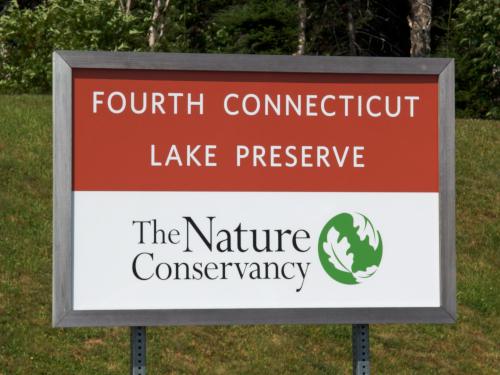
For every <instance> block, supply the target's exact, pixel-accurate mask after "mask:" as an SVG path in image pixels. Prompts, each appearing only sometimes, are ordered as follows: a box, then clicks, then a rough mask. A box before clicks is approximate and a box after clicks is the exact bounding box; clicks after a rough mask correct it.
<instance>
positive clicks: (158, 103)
mask: <svg viewBox="0 0 500 375" xmlns="http://www.w3.org/2000/svg"><path fill="white" fill-rule="evenodd" d="M151 95H152V98H151V101H152V103H151V107H152V109H153V114H156V107H158V109H159V110H160V113H161V114H162V115H164V114H165V110H164V109H163V102H164V101H165V97H164V96H163V94H162V93H160V92H154V93H152V94H151ZM157 98H158V99H159V100H157Z"/></svg>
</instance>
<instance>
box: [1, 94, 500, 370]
mask: <svg viewBox="0 0 500 375" xmlns="http://www.w3.org/2000/svg"><path fill="white" fill-rule="evenodd" d="M51 126H52V125H51V98H50V97H48V96H0V374H2V375H7V374H9V375H10V374H126V373H127V372H128V366H129V347H128V345H129V341H128V340H129V331H128V329H126V328H111V329H82V328H78V329H53V328H51V278H52V272H51V246H52V245H51V232H52V227H51V206H52V198H51V189H52V187H51V186H52V185H51V184H52V174H51V173H52V172H51V164H52V163H51V157H52V151H51ZM456 146H457V159H456V161H457V256H458V270H457V271H458V272H457V274H458V301H459V309H458V312H459V319H458V323H457V324H455V325H373V326H372V329H371V347H372V352H371V354H372V369H373V373H375V374H500V370H499V369H500V366H498V363H499V362H500V317H499V315H500V314H499V311H500V298H499V292H500V283H499V281H498V276H499V273H498V269H500V254H499V250H500V239H499V233H500V230H499V218H498V216H499V209H500V192H499V186H500V155H499V151H500V123H499V122H494V121H479V120H457V140H456ZM148 334H149V338H148V339H149V346H148V350H149V352H148V365H149V373H150V374H170V373H173V374H270V373H272V374H274V373H283V374H347V373H350V371H351V370H350V369H351V347H350V326H342V325H324V326H301V325H298V326H291V325H275V326H228V327H163V328H150V329H148Z"/></svg>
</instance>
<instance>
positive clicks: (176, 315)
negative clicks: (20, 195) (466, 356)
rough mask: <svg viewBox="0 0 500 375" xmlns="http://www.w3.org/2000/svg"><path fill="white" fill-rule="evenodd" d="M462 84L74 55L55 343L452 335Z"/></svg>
mask: <svg viewBox="0 0 500 375" xmlns="http://www.w3.org/2000/svg"><path fill="white" fill-rule="evenodd" d="M453 74H454V73H453V61H452V60H449V59H405V58H339V57H286V56H244V55H196V54H195V55H189V54H138V53H96V52H92V53H91V52H56V53H55V54H54V325H55V326H100V325H113V326H114V325H131V326H142V325H167V324H235V323H328V322H337V323H375V322H452V321H454V319H455V260H454V256H455V255H454V254H455V251H454V133H453V132H454V97H453V95H454V93H453V79H454V76H453Z"/></svg>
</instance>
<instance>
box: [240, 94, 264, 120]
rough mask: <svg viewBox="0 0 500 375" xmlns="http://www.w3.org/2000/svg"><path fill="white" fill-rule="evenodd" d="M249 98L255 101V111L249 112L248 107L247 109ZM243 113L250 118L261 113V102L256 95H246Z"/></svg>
mask: <svg viewBox="0 0 500 375" xmlns="http://www.w3.org/2000/svg"><path fill="white" fill-rule="evenodd" d="M249 98H252V99H254V100H255V109H254V110H253V111H249V110H248V107H247V100H248V99H249ZM242 104H243V112H245V114H246V115H248V116H255V115H256V114H257V113H259V109H260V100H259V97H258V96H257V95H255V94H247V95H245V97H244V98H243V103H242Z"/></svg>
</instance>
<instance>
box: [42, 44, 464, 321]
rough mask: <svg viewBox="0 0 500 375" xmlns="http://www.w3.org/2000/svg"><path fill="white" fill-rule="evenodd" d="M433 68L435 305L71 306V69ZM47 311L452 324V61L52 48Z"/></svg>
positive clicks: (72, 315)
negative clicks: (50, 272) (436, 109)
mask: <svg viewBox="0 0 500 375" xmlns="http://www.w3.org/2000/svg"><path fill="white" fill-rule="evenodd" d="M75 68H85V69H93V68H94V69H140V70H188V71H189V70H192V71H240V72H294V73H341V74H391V75H398V74H399V75H402V74H405V75H434V76H436V77H438V84H439V214H440V219H439V220H440V229H439V232H440V275H441V280H440V282H441V285H440V287H441V290H440V295H441V306H440V307H428V308H427V307H423V308H319V309H318V308H310V309H308V308H299V309H209V310H207V309H203V310H196V309H194V310H113V311H76V310H74V309H73V242H72V241H73V238H72V236H73V200H72V196H73V193H72V124H73V119H72V116H73V114H72V100H73V91H72V69H75ZM53 121H54V127H53V137H54V155H53V157H54V159H53V160H54V162H53V166H54V182H53V200H54V203H53V214H54V215H53V227H54V228H53V314H52V317H53V318H52V322H53V326H55V327H80V326H159V325H187V324H258V323H266V324H270V323H303V324H313V323H315V324H319V323H350V324H351V323H352V324H357V323H453V322H455V320H456V284H455V283H456V282H455V272H456V271H455V267H456V266H455V93H454V62H453V60H452V59H441V58H387V57H316V56H314V57H313V56H257V55H216V54H170V53H127V52H79V51H58V52H54V54H53Z"/></svg>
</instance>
